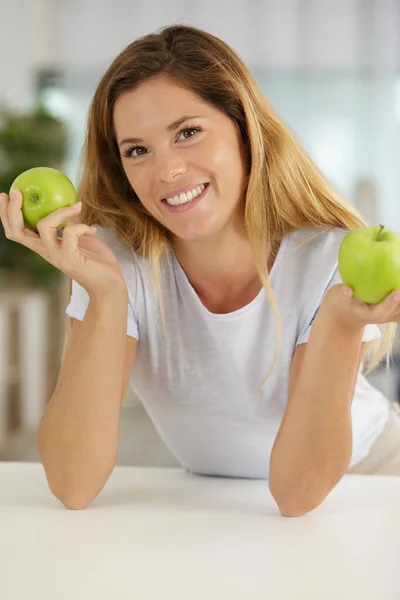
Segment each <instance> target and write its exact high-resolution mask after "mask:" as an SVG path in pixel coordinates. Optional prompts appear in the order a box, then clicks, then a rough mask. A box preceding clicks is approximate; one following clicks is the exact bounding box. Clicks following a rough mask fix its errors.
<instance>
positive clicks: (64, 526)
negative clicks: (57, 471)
mask: <svg viewBox="0 0 400 600" xmlns="http://www.w3.org/2000/svg"><path fill="white" fill-rule="evenodd" d="M259 598H260V599H261V598H262V599H263V600H303V599H304V600H314V599H315V600H317V599H318V600H347V599H349V600H350V599H351V600H399V599H400V477H382V476H377V477H373V476H357V475H353V476H346V477H344V478H343V479H342V480H341V481H340V482H339V484H338V485H337V486H336V488H335V489H334V490H333V491H332V492H331V494H330V495H329V497H328V498H327V499H326V500H325V501H324V503H323V504H322V505H321V506H320V507H318V508H317V509H316V510H314V511H312V512H311V513H309V514H307V515H305V516H303V517H300V518H293V519H289V518H284V517H282V516H281V515H280V513H279V511H278V508H277V506H276V504H275V502H274V500H273V498H272V496H271V495H270V492H269V490H268V482H267V481H251V480H235V479H224V478H206V477H197V476H195V475H190V474H187V473H185V472H184V471H182V470H180V469H156V468H138V467H122V466H118V467H116V468H115V470H114V472H113V473H112V475H111V477H110V479H109V480H108V482H107V484H106V486H105V487H104V489H103V491H102V492H101V493H100V495H99V496H98V497H97V498H96V499H95V500H94V501H93V502H92V503H91V504H90V506H89V507H88V508H87V509H86V510H83V511H71V510H67V509H66V508H65V507H64V506H63V505H62V504H61V503H60V502H59V501H58V500H57V499H56V498H54V496H53V495H52V494H51V492H50V490H49V488H48V485H47V481H46V478H45V474H44V470H43V467H42V465H41V464H38V463H12V462H10V463H0V599H1V600H92V599H93V600H114V599H115V600H119V599H121V600H128V599H129V600H131V599H134V600H214V599H215V600H217V599H218V600H239V599H240V600H258V599H259Z"/></svg>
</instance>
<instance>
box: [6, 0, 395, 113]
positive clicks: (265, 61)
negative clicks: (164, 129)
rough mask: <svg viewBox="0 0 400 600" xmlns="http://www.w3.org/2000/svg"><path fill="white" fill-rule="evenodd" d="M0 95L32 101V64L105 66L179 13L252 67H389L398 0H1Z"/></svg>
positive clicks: (179, 17) (392, 62)
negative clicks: (227, 45) (139, 37)
mask: <svg viewBox="0 0 400 600" xmlns="http://www.w3.org/2000/svg"><path fill="white" fill-rule="evenodd" d="M0 15H1V20H2V27H1V35H0V102H2V101H6V102H8V103H9V104H11V105H12V106H15V107H17V108H19V107H21V108H24V107H27V106H30V104H31V102H32V93H33V85H34V70H35V68H36V67H40V66H49V65H53V64H55V65H58V64H59V65H61V66H64V67H66V68H67V69H74V70H75V69H78V70H81V71H83V72H85V71H87V70H90V69H94V70H97V69H103V68H104V67H105V66H106V65H107V64H108V63H109V62H110V61H111V60H112V59H113V57H114V56H115V55H116V54H117V53H118V52H119V51H120V50H122V48H123V47H124V46H125V45H127V44H128V43H129V42H131V41H132V40H133V39H135V38H136V37H138V36H140V35H144V34H146V33H148V32H150V31H153V30H155V29H157V28H159V27H161V26H163V25H167V24H170V23H178V22H185V23H189V24H193V25H198V26H200V27H204V28H206V29H208V30H210V31H211V32H212V33H215V34H216V35H218V36H220V37H222V38H223V39H225V40H226V41H227V42H228V43H230V44H231V45H232V46H233V47H234V48H235V49H236V50H237V51H238V52H239V54H241V56H242V57H243V59H244V60H245V61H246V62H248V63H249V64H250V65H251V66H252V67H262V68H270V69H275V68H288V69H291V68H309V67H314V68H328V69H334V70H336V69H355V68H360V67H373V68H374V69H378V70H386V71H392V72H393V71H395V70H396V68H397V67H399V66H400V2H399V0H219V1H218V0H202V1H199V0H147V1H146V2H143V0H136V1H135V0H112V1H110V0H0Z"/></svg>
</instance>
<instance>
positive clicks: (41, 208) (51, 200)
mask: <svg viewBox="0 0 400 600" xmlns="http://www.w3.org/2000/svg"><path fill="white" fill-rule="evenodd" d="M13 189H17V190H20V191H21V193H22V198H23V200H22V214H23V216H24V222H25V226H26V227H27V228H28V229H31V230H32V231H36V232H37V227H36V226H37V223H38V221H40V219H43V218H44V217H47V215H49V214H50V213H51V212H53V211H54V210H57V209H58V208H64V207H65V206H70V205H71V204H75V202H76V192H75V188H74V186H73V184H72V182H71V181H70V180H69V179H68V177H67V176H66V175H64V173H61V172H60V171H57V169H52V168H50V167H35V168H33V169H28V170H27V171H24V172H23V173H21V175H18V177H17V178H16V179H15V181H14V182H13V184H12V186H11V189H10V192H11V190H13ZM68 221H69V218H68V219H66V220H65V221H63V222H62V223H61V224H60V225H59V228H60V229H61V228H62V227H64V226H65V225H66V224H67V222H68Z"/></svg>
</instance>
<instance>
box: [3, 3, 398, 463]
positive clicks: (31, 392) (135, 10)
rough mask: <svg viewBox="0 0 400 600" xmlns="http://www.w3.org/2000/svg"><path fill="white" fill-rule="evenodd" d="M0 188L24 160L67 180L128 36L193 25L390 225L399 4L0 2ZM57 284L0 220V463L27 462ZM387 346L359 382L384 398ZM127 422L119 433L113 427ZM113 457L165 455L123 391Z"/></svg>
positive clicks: (55, 347)
mask: <svg viewBox="0 0 400 600" xmlns="http://www.w3.org/2000/svg"><path fill="white" fill-rule="evenodd" d="M0 7H1V13H0V14H1V22H2V31H1V35H0V57H1V59H0V190H1V191H6V192H8V191H9V189H10V185H11V183H12V182H13V180H14V178H15V177H16V176H17V175H18V174H19V173H21V172H22V171H23V170H25V169H27V168H30V167H34V166H53V167H55V168H59V169H61V170H63V171H64V172H65V173H66V174H67V175H68V176H69V177H70V178H71V180H72V181H73V182H74V183H75V184H76V183H77V181H78V179H79V174H80V168H81V162H80V161H81V149H82V144H83V140H84V135H85V126H86V117H87V111H88V106H89V102H90V100H91V97H92V95H93V93H94V90H95V87H96V85H97V83H98V81H99V79H100V77H101V75H102V73H103V72H104V70H105V69H106V68H107V67H108V65H109V64H110V62H111V61H112V60H113V58H114V57H115V56H116V55H117V54H118V53H119V52H120V51H121V50H122V49H123V48H124V47H125V46H126V45H127V44H129V43H130V42H131V41H133V40H134V39H135V38H137V37H139V36H142V35H145V34H147V33H149V32H151V31H154V30H156V29H158V28H160V27H162V26H165V25H169V24H173V23H185V24H190V25H196V26H199V27H202V28H204V29H207V30H209V31H210V32H211V33H214V34H216V35H217V36H219V37H221V38H222V39H224V40H225V41H226V42H228V43H229V44H230V45H231V46H233V48H234V49H235V50H236V51H237V52H238V53H239V54H240V55H241V57H242V58H243V59H244V61H245V62H246V63H247V65H248V66H249V67H250V70H251V71H252V72H253V74H254V76H255V77H256V79H257V81H258V83H259V85H260V86H261V88H262V90H263V92H264V93H265V95H266V97H267V98H268V99H269V101H270V102H271V103H272V105H273V106H274V108H275V109H276V111H277V112H278V114H279V115H280V116H281V117H282V118H283V119H284V120H285V121H286V122H287V123H288V124H289V126H290V127H291V129H292V130H293V132H294V134H295V135H296V137H297V139H298V140H299V141H300V143H301V144H302V145H303V146H304V147H305V148H306V149H307V150H308V151H309V153H310V154H311V156H312V157H313V158H314V160H315V161H316V162H317V163H318V165H319V166H320V167H321V168H322V169H323V171H324V172H325V174H326V175H327V176H328V177H329V178H330V179H331V180H332V181H333V182H334V183H335V184H336V186H337V187H338V188H339V189H340V190H341V192H343V194H345V195H346V196H347V197H348V198H349V199H350V201H351V202H352V203H353V204H354V206H355V207H356V208H357V209H358V210H359V211H360V213H361V214H362V215H363V216H364V218H365V219H367V221H368V222H369V223H371V224H374V225H376V224H378V223H381V222H382V223H384V224H386V225H387V226H390V228H391V229H392V230H394V231H396V232H397V233H400V209H399V202H400V198H399V192H398V188H399V178H400V174H399V164H400V135H399V133H400V77H399V67H400V0H226V1H223V0H220V1H218V0H202V1H201V2H200V1H196V0H147V1H146V2H142V1H140V2H139V1H136V0H129V1H128V0H113V2H109V0H13V2H9V1H8V0H0ZM67 304H68V290H67V287H66V280H65V278H64V276H63V275H62V274H60V273H59V272H58V271H56V270H55V269H54V268H53V267H51V266H50V265H49V264H48V263H46V262H45V261H43V260H42V259H40V257H38V256H37V255H35V254H34V253H32V252H30V251H28V250H27V249H25V248H24V247H22V246H20V245H18V244H16V243H13V242H11V241H8V240H6V239H5V237H4V232H3V229H2V228H1V227H0V460H18V461H38V460H39V456H38V454H37V450H36V428H37V425H38V423H39V420H40V417H41V415H42V413H43V410H44V408H45V406H46V403H47V402H48V400H49V399H50V396H51V394H52V391H53V389H54V386H55V382H56V378H57V375H58V369H59V366H60V358H61V348H62V342H63V339H64V333H65V329H64V327H65V317H64V310H65V308H66V306H67ZM397 362H398V360H397V353H396V356H395V360H394V364H393V366H392V369H391V371H390V372H387V371H385V369H384V368H380V369H378V370H377V371H376V372H375V373H374V374H372V375H371V376H370V379H371V381H372V382H373V383H374V384H375V385H376V386H377V387H379V388H380V389H382V391H384V392H385V393H386V394H387V395H388V396H389V397H391V398H393V399H397V398H398V388H399V384H398V379H399V369H398V367H397ZM125 429H129V431H132V433H129V435H125V434H124V430H125ZM118 462H119V464H140V465H157V466H172V465H175V464H176V462H175V460H174V458H173V457H172V456H171V455H170V454H169V452H168V451H167V449H166V448H165V447H164V445H163V443H162V442H161V440H160V439H159V437H158V435H157V434H156V432H155V430H154V428H153V427H152V425H151V423H150V421H149V419H148V418H147V416H146V414H145V413H144V411H143V409H142V408H141V406H140V405H139V403H138V401H137V399H136V398H134V397H133V396H132V394H131V393H130V392H129V391H128V393H127V396H126V398H125V403H124V408H123V411H122V422H121V436H120V450H119V458H118Z"/></svg>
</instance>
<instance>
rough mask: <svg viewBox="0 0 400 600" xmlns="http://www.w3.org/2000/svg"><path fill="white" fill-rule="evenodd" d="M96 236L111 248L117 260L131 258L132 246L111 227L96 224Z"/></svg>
mask: <svg viewBox="0 0 400 600" xmlns="http://www.w3.org/2000/svg"><path fill="white" fill-rule="evenodd" d="M96 236H97V237H98V238H99V239H101V240H102V241H103V242H104V243H105V244H107V246H109V247H110V248H111V250H112V251H113V252H114V254H115V256H116V257H117V258H118V260H124V259H125V260H126V259H130V260H132V257H133V254H134V252H133V248H132V246H130V245H129V244H127V243H126V242H125V241H124V240H123V239H122V238H121V237H120V236H119V235H118V233H117V232H116V231H115V230H114V229H112V228H111V227H100V226H98V228H97V232H96Z"/></svg>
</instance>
